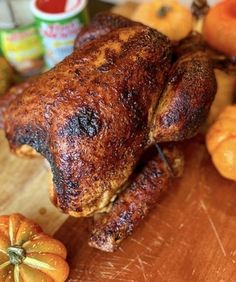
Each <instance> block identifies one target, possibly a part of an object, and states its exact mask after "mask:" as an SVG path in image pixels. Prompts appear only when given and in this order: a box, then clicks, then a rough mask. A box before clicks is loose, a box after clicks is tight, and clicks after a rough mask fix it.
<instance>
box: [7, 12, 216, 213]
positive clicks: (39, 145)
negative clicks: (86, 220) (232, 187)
mask: <svg viewBox="0 0 236 282" xmlns="http://www.w3.org/2000/svg"><path fill="white" fill-rule="evenodd" d="M95 26H96V28H97V32H96V28H95ZM195 47H196V48H190V50H189V51H188V50H187V49H186V50H185V52H184V54H181V55H178V54H177V53H175V52H174V49H173V46H172V43H171V42H170V41H169V39H168V38H167V37H166V36H164V35H162V34H161V33H159V32H158V31H156V30H154V29H151V28H149V27H147V26H144V25H142V24H139V23H135V22H132V21H130V20H128V19H125V18H122V17H120V16H116V15H113V14H107V13H105V14H102V15H98V16H97V18H96V19H95V20H94V22H92V23H91V25H90V26H88V27H87V28H86V29H84V30H82V31H81V33H80V34H79V36H78V40H77V42H76V49H75V51H74V52H73V53H72V54H71V55H70V56H68V57H67V58H66V59H64V60H63V61H62V62H61V63H59V64H58V65H57V66H56V67H55V68H53V69H52V70H50V71H48V72H47V73H44V74H42V75H41V76H40V77H39V78H37V79H36V80H35V81H34V82H32V83H31V85H30V86H29V87H28V88H27V89H26V90H25V91H24V93H23V95H20V96H18V97H17V98H16V99H15V100H14V101H13V102H12V103H11V104H10V106H9V107H8V108H7V110H6V112H5V117H4V119H5V124H4V127H5V132H6V136H7V138H8V140H9V144H10V147H11V149H12V150H13V151H18V150H19V149H20V148H22V146H23V145H29V146H31V147H33V148H34V149H35V150H36V151H37V152H39V153H41V154H42V155H43V156H44V157H45V158H46V159H47V160H48V161H49V163H50V166H51V170H52V173H53V187H51V193H50V194H51V195H52V201H53V202H54V203H55V205H56V206H58V207H59V208H60V209H61V210H62V211H63V212H65V213H68V214H70V215H72V216H91V215H93V214H94V213H97V212H100V211H102V210H104V208H106V207H107V206H108V205H109V203H110V202H111V200H112V199H114V196H115V195H116V194H117V193H118V192H119V191H120V189H122V187H124V186H125V184H126V183H127V180H128V179H129V177H130V176H131V174H132V172H133V170H134V168H135V166H136V165H137V163H138V161H139V159H140V157H141V155H142V154H143V152H144V151H145V150H146V149H147V148H148V147H150V146H151V145H152V144H155V143H159V142H163V141H165V142H166V141H178V140H183V139H186V138H190V137H192V136H193V135H194V134H195V133H196V132H197V129H198V128H199V126H200V125H201V123H202V122H203V121H204V119H205V118H206V116H207V113H208V111H209V109H210V105H211V103H212V101H213V99H214V95H215V92H216V81H215V76H214V72H213V69H212V66H211V63H210V62H209V60H208V57H207V55H206V53H205V52H204V51H202V50H201V48H198V46H195Z"/></svg>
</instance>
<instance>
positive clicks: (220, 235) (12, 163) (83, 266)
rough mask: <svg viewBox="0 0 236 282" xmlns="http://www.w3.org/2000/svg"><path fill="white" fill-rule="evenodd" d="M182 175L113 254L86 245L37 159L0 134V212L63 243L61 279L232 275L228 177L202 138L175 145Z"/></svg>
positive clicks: (234, 206) (83, 223) (235, 255)
mask: <svg viewBox="0 0 236 282" xmlns="http://www.w3.org/2000/svg"><path fill="white" fill-rule="evenodd" d="M183 148H184V152H185V158H186V165H185V172H184V176H183V177H182V178H181V179H179V180H176V181H175V182H174V183H173V185H172V187H171V189H170V190H169V191H168V193H166V194H165V195H164V196H163V197H162V199H161V201H160V202H159V203H158V204H157V206H156V208H155V209H154V210H153V211H152V212H151V214H150V215H149V216H148V217H147V219H146V220H145V221H144V222H143V224H141V226H140V227H139V228H138V229H137V230H136V232H135V233H134V234H133V236H132V237H130V238H128V239H127V240H126V241H125V242H124V243H123V245H122V247H121V249H120V250H118V251H116V252H115V253H112V254H109V253H103V252H101V251H98V250H95V249H92V248H90V247H88V245H87V238H88V220H85V219H76V218H68V217H67V216H65V215H62V214H61V213H60V212H59V211H57V209H55V208H54V207H53V206H52V204H51V203H50V202H49V200H48V196H47V178H48V175H47V171H46V169H45V167H44V162H43V160H42V159H34V160H28V159H19V158H17V157H15V156H14V155H12V154H11V153H10V152H9V149H8V145H7V142H6V140H5V138H4V136H3V133H2V132H0V165H1V170H0V187H1V194H0V214H6V213H12V212H21V213H23V214H24V215H26V216H28V217H30V218H32V219H33V220H35V221H37V222H38V223H40V224H41V226H42V227H43V228H44V229H45V230H46V231H47V232H49V233H51V234H53V233H55V231H56V230H57V229H59V230H58V231H57V232H56V234H55V237H56V238H58V239H59V240H61V241H62V242H63V243H64V244H65V245H66V247H67V249H68V262H69V264H70V267H71V272H70V278H69V280H68V281H70V282H77V281H89V282H90V281H96V282H100V281H101V282H104V281H127V282H132V281H133V282H136V281H137V282H141V281H153V282H154V281H171V282H172V281H173V282H176V281H177V282H178V281H180V282H182V281H219V282H220V281H236V182H232V181H228V180H225V179H223V178H222V177H221V176H220V175H219V174H218V173H217V171H216V170H215V169H214V167H213V165H212V163H211V160H210V157H209V155H208V154H207V152H206V149H205V146H204V143H203V142H202V141H201V139H199V138H196V139H194V140H191V141H188V142H186V143H185V144H184V146H183Z"/></svg>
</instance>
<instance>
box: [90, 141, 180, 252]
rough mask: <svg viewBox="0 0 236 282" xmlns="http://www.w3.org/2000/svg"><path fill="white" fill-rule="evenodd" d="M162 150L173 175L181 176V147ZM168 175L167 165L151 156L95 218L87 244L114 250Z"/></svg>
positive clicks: (154, 201) (157, 194)
mask: <svg viewBox="0 0 236 282" xmlns="http://www.w3.org/2000/svg"><path fill="white" fill-rule="evenodd" d="M163 152H164V154H165V156H166V158H167V159H168V162H169V164H170V165H171V167H172V168H173V172H174V176H181V174H182V171H183V155H182V153H181V150H180V149H178V148H177V147H175V146H173V147H169V146H165V147H164V148H163ZM172 178H173V177H172V174H171V172H170V170H169V168H168V166H166V164H165V162H163V160H162V159H161V158H160V156H159V155H155V156H154V157H153V158H152V159H151V160H149V161H148V162H147V163H146V165H145V166H144V168H143V169H142V171H141V172H140V173H139V174H137V175H136V177H134V178H133V181H132V182H131V184H130V185H129V186H128V187H126V189H125V190H124V191H122V192H121V193H120V194H119V195H118V197H117V199H116V200H115V202H114V204H113V206H112V207H111V210H110V211H109V213H105V214H104V215H102V216H100V217H98V219H97V220H95V223H94V226H93V228H92V233H91V236H90V239H89V245H90V246H91V247H95V248H97V249H100V250H102V251H106V252H113V251H115V250H116V249H117V248H118V247H119V245H120V244H121V242H122V241H123V240H124V239H125V238H126V237H128V236H129V235H131V234H132V233H133V231H134V229H135V228H136V227H137V226H138V225H139V224H140V222H141V221H142V220H143V218H144V217H145V216H146V215H147V214H148V212H149V211H150V210H151V209H152V208H153V207H154V206H155V205H156V204H157V202H158V200H159V198H160V196H161V195H162V194H163V192H164V191H166V190H167V189H168V186H169V184H170V183H171V179H172Z"/></svg>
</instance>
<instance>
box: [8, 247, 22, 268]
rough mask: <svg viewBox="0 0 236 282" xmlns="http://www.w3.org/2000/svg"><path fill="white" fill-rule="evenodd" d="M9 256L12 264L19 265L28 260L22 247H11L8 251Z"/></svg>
mask: <svg viewBox="0 0 236 282" xmlns="http://www.w3.org/2000/svg"><path fill="white" fill-rule="evenodd" d="M7 255H8V256H9V260H10V263H11V264H13V265H18V264H21V263H22V262H23V260H24V259H25V258H26V251H25V249H23V248H22V247H21V246H11V247H9V248H8V249H7Z"/></svg>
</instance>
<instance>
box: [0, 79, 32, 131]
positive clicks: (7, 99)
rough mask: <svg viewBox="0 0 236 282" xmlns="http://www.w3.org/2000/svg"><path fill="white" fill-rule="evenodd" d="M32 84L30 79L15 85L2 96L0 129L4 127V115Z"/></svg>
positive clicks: (0, 98) (0, 99) (0, 102)
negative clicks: (11, 104)
mask: <svg viewBox="0 0 236 282" xmlns="http://www.w3.org/2000/svg"><path fill="white" fill-rule="evenodd" d="M29 85H30V81H26V82H23V83H21V84H19V85H16V86H13V87H12V88H11V89H10V90H9V91H8V92H7V93H6V94H4V95H3V96H1V97H0V129H3V115H4V113H5V111H6V109H7V107H8V106H9V105H10V103H11V102H12V101H14V100H15V99H16V97H18V96H20V95H21V94H22V93H23V92H24V90H25V89H26V88H27V87H28V86H29Z"/></svg>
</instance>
